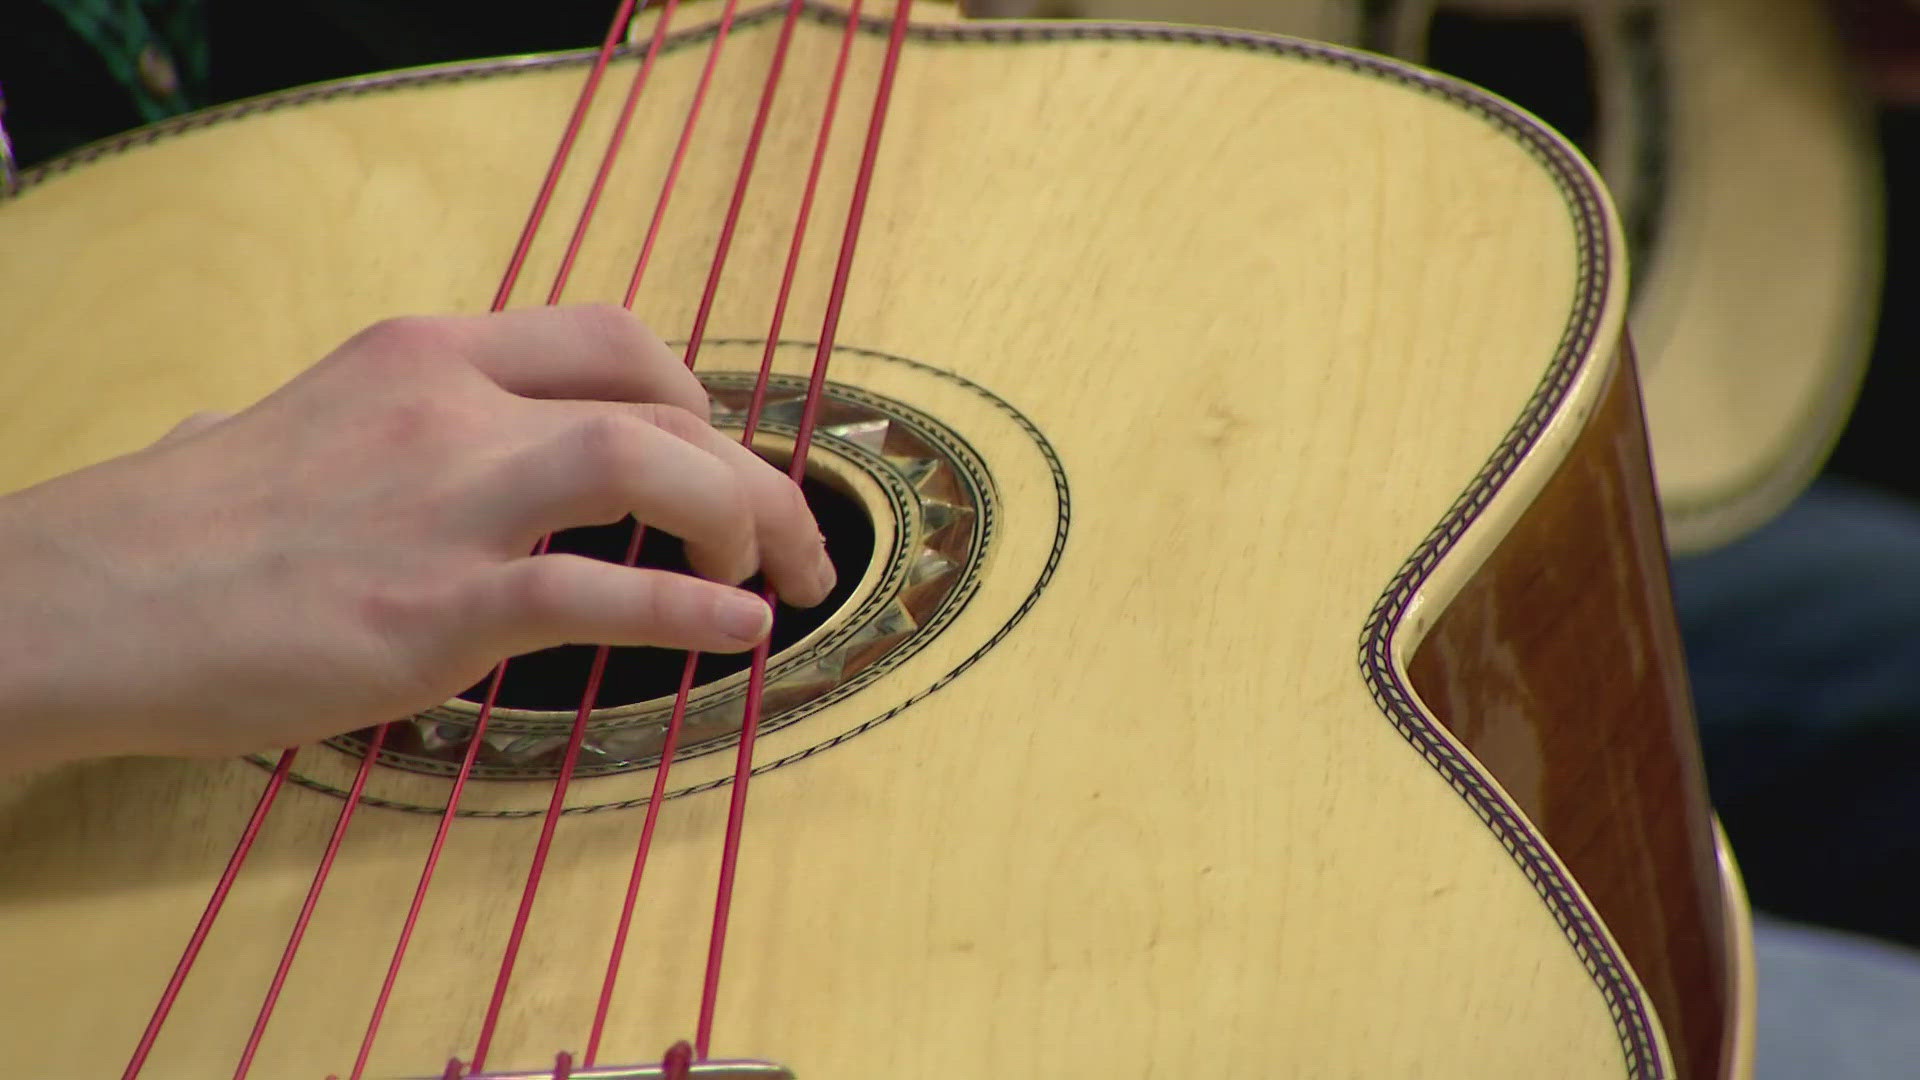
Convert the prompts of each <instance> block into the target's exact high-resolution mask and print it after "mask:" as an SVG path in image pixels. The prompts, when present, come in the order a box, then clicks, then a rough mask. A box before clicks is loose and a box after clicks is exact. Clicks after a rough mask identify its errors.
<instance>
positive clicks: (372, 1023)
mask: <svg viewBox="0 0 1920 1080" xmlns="http://www.w3.org/2000/svg"><path fill="white" fill-rule="evenodd" d="M544 547H545V542H544V541H542V549H543V550H544ZM505 675H506V664H505V662H504V661H503V662H502V663H501V664H500V665H499V666H497V667H496V668H494V673H493V679H492V681H491V682H490V683H488V685H487V697H486V701H485V703H484V704H482V705H481V706H480V717H479V719H477V720H475V721H474V724H473V738H472V739H471V741H469V742H468V743H467V753H466V756H465V757H463V758H462V759H461V760H460V774H459V775H458V776H455V777H454V778H453V790H452V791H449V792H448V793H447V807H446V809H445V810H442V811H441V812H440V825H439V827H438V828H437V829H435V830H434V834H433V845H432V846H431V847H430V848H428V849H427V861H426V862H425V863H424V864H423V865H422V866H421V868H420V882H419V884H418V885H416V886H415V887H414V890H413V903H412V904H410V905H409V906H408V908H407V919H406V922H405V924H403V925H402V926H401V927H400V938H399V940H398V941H397V942H395V943H394V946H393V957H392V959H391V960H389V961H388V963H387V976H386V978H385V980H383V981H382V982H381V983H380V996H379V997H378V998H376V999H375V1000H374V1003H373V1015H372V1016H371V1017H370V1018H369V1019H368V1020H367V1031H366V1034H365V1035H363V1036H361V1039H360V1052H359V1054H357V1055H356V1056H355V1057H354V1059H353V1073H352V1074H351V1076H350V1077H349V1080H360V1078H361V1077H362V1076H364V1075H366V1071H367V1058H368V1056H369V1055H371V1054H372V1053H373V1040H374V1038H375V1037H376V1036H377V1035H378V1034H379V1032H380V1020H381V1018H382V1017H384V1016H385V1015H386V1012H387V1002H388V1001H389V1000H390V999H391V998H392V997H393V984H394V983H395V981H397V980H398V979H399V977H400V964H401V962H402V961H403V960H404V958H405V957H406V954H407V945H408V944H409V943H411V942H412V940H413V930H414V927H415V926H416V925H418V923H419V922H420V909H421V908H422V907H424V906H425V905H426V902H427V888H428V887H429V886H430V885H431V884H432V883H433V872H434V870H435V869H437V868H438V867H439V865H440V852H441V850H442V849H443V848H445V847H446V845H447V833H448V832H449V831H450V830H451V829H452V828H453V822H454V818H455V813H454V811H455V810H456V809H457V808H458V807H459V805H460V796H461V794H462V793H463V792H465V791H466V788H467V778H468V777H469V776H471V775H473V763H474V761H475V760H476V759H478V758H479V756H480V746H481V743H482V741H483V740H484V738H485V736H486V733H487V720H488V718H489V717H490V716H491V715H492V714H493V703H494V701H495V700H496V699H497V698H498V697H499V695H500V683H501V682H502V680H503V679H504V677H505Z"/></svg>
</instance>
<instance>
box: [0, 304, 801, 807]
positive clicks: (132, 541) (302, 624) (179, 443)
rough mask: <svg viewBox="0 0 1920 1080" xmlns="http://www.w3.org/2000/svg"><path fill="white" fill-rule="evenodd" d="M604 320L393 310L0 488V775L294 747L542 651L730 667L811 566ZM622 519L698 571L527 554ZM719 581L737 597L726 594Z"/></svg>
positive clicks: (688, 385)
mask: <svg viewBox="0 0 1920 1080" xmlns="http://www.w3.org/2000/svg"><path fill="white" fill-rule="evenodd" d="M707 421H708V412H707V397H706V394H705V392H704V390H703V389H702V387H701V386H700V384H699V382H698V381H697V380H696V379H695V378H694V377H693V375H692V374H691V373H690V372H688V371H687V369H686V367H685V365H684V364H683V363H682V362H681V361H680V359H679V358H677V357H675V356H674V355H673V353H672V352H671V350H669V349H668V348H667V347H666V346H665V345H664V344H663V343H662V342H661V341H660V340H659V339H658V338H656V337H655V336H654V335H653V334H651V333H650V332H649V331H647V330H646V329H645V328H644V327H642V326H641V325H640V323H639V322H638V321H637V320H635V319H634V318H633V317H632V316H631V315H629V314H628V313H626V312H625V311H623V310H621V309H619V308H602V307H588V308H543V309H536V310H529V311H517V312H510V313H504V314H495V315H484V316H471V317H454V318H405V319H398V320H393V321H390V322H386V323H382V324H379V325H377V326H374V327H372V328H371V329H369V330H367V331H365V332H363V333H361V334H359V335H358V336H356V337H354V338H353V339H352V340H350V341H348V342H347V343H346V344H344V345H342V346H341V347H340V348H339V349H337V350H336V351H334V352H333V353H332V354H330V355H329V356H327V357H326V358H325V359H323V360H321V361H320V362H319V363H318V364H316V365H314V366H313V367H312V368H310V369H309V370H307V371H306V372H304V373H302V374H301V375H299V376H298V377H296V378H295V379H293V380H292V381H291V382H289V383H287V384H286V385H285V386H284V387H282V388H280V389H279V390H277V391H275V392H274V393H273V394H271V395H269V396H268V397H266V398H265V399H263V400H262V401H260V402H259V403H258V404H256V405H254V406H253V407H251V408H249V409H247V410H246V411H244V412H241V413H239V414H237V415H234V416H231V417H217V416H209V417H197V418H194V419H192V420H189V421H188V422H186V423H184V424H182V425H181V426H180V427H179V428H177V429H175V431H173V432H172V433H170V434H169V435H168V436H166V437H165V438H163V439H161V440H160V441H159V442H157V443H155V444H154V445H153V446H151V447H149V448H147V449H145V450H142V451H139V452H137V453H133V454H130V455H127V456H125V457H121V458H116V459H113V460H111V461H107V462H104V463H102V464H99V465H96V466H94V467H91V468H88V469H84V470H81V471H79V472H76V473H73V474H71V475H68V476H64V477H61V478H58V479H55V480H52V481H49V482H47V483H45V484H42V485H39V486H37V487H34V488H30V489H28V490H26V491H22V492H18V493H15V494H13V495H9V496H7V497H4V498H0V551H4V552H5V553H6V556H5V559H4V560H3V561H0V612H4V617H3V621H0V770H4V769H5V768H7V767H8V766H10V765H11V766H27V765H35V764H45V763H50V762H57V761H62V760H72V759H75V758H80V757H88V756H101V755H113V754H128V753H147V754H224V753H235V752H247V751H256V750H262V749H268V748H273V747H279V746H285V745H294V744H298V743H303V742H308V741H311V740H314V739H317V738H324V737H327V736H331V735H335V734H339V733H341V732H343V731H348V730H352V729H354V728H356V727H360V726H364V725H365V724H368V723H373V722H377V721H381V720H387V719H397V718H399V717H401V716H405V715H407V714H409V713H412V712H415V711H418V710H419V709H422V708H426V707H429V706H432V705H435V704H438V703H439V702H441V701H444V700H446V699H447V698H449V697H451V696H452V695H454V694H456V693H458V692H459V691H460V690H462V689H464V688H466V687H468V686H470V685H473V684H474V683H475V682H477V681H479V680H480V679H482V678H484V677H485V675H486V673H487V672H488V671H489V670H491V668H492V667H493V666H494V664H496V663H497V662H498V661H499V660H500V659H501V658H502V657H504V656H508V655H516V654H520V653H526V652H532V651H535V650H538V649H543V648H547V647H550V646H555V645H562V644H608V645H657V646H663V647H670V648H680V649H697V650H700V651H703V652H736V651H741V650H744V649H747V648H751V647H752V646H753V645H754V644H756V643H757V642H758V641H759V640H760V639H761V638H763V637H764V636H765V635H766V633H767V631H768V629H769V625H770V622H771V612H770V610H769V609H768V607H767V605H766V603H765V602H764V601H762V600H761V599H760V598H759V597H758V596H756V595H754V594H752V593H750V592H746V591H744V590H741V589H738V588H733V587H731V584H737V583H739V582H741V581H744V580H746V579H747V578H749V577H751V576H752V575H753V574H754V573H755V572H756V571H762V570H763V571H764V572H765V574H766V578H767V581H768V583H769V584H770V585H771V586H772V587H773V588H774V589H776V590H777V592H778V593H779V594H780V596H781V598H782V599H784V600H785V601H787V602H788V603H791V604H794V605H796V606H801V607H805V606H811V605H814V604H817V603H819V602H820V601H822V600H823V599H825V598H826V596H827V594H828V592H829V591H830V590H831V588H832V586H833V584H834V571H833V566H832V563H831V562H830V561H829V560H828V558H827V555H826V551H825V547H824V544H823V542H822V540H821V538H820V533H819V530H818V527H817V525H816V524H815V522H814V520H813V517H812V514H811V512H810V511H809V510H808V508H807V505H806V502H805V500H804V499H803V498H802V497H801V495H800V490H799V488H798V487H797V486H796V485H794V484H793V483H792V482H791V481H790V480H788V479H787V477H786V476H785V475H784V474H782V473H781V472H779V471H777V470H776V469H774V468H773V467H772V466H770V465H768V464H767V463H766V462H764V461H762V460H761V459H760V458H759V457H758V456H757V455H754V454H753V453H751V452H750V451H748V450H747V449H746V448H745V447H742V446H741V445H740V444H739V443H738V442H736V441H734V440H733V439H731V438H729V437H727V436H725V435H723V434H721V433H720V432H718V431H716V430H715V429H714V428H712V427H711V426H709V424H708V422H707ZM628 514H632V515H633V516H634V517H635V518H636V519H638V520H639V521H640V522H642V523H643V524H645V525H647V526H648V527H651V528H659V529H662V530H665V531H666V532H669V533H671V534H673V535H675V536H678V537H680V538H681V539H682V540H683V541H685V542H686V547H687V553H688V559H689V562H690V563H691V565H692V566H693V567H694V569H695V570H696V571H697V572H698V573H700V574H701V575H703V577H705V578H711V579H713V580H702V578H700V577H692V576H689V575H684V574H676V573H672V572H669V571H663V570H648V569H634V568H628V567H622V566H617V565H613V564H609V563H604V562H598V561H594V560H590V559H586V558H582V557H578V556H573V555H562V554H546V555H539V556H530V555H529V552H530V551H531V550H532V549H533V547H534V545H535V544H536V543H537V542H538V541H539V539H540V537H541V536H543V535H545V534H547V533H550V532H557V531H560V530H562V529H567V528H574V527H579V526H586V525H597V524H606V523H611V522H616V521H619V520H620V519H621V518H623V517H625V516H626V515H628ZM723 583H731V584H723Z"/></svg>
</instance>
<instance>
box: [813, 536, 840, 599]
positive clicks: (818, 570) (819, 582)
mask: <svg viewBox="0 0 1920 1080" xmlns="http://www.w3.org/2000/svg"><path fill="white" fill-rule="evenodd" d="M839 582H840V571H839V570H837V569H835V568H834V565H833V559H832V558H831V557H830V556H828V555H827V549H826V548H821V549H820V561H819V563H818V564H816V565H815V567H814V570H813V587H814V594H815V595H817V596H818V597H819V598H820V599H819V600H815V601H814V603H816V604H817V603H820V601H821V600H825V599H826V598H827V595H828V594H829V593H831V592H833V587H834V586H835V585H837V584H839Z"/></svg>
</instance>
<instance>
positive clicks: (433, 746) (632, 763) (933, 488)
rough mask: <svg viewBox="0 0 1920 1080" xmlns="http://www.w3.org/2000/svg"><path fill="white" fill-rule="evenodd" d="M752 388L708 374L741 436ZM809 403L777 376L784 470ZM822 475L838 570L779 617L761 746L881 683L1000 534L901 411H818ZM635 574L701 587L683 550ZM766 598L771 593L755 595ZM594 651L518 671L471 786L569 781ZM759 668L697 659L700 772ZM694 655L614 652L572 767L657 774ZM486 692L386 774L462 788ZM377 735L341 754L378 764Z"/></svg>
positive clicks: (594, 539)
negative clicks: (677, 578) (823, 595)
mask: <svg viewBox="0 0 1920 1080" xmlns="http://www.w3.org/2000/svg"><path fill="white" fill-rule="evenodd" d="M754 378H755V375H754V374H750V373H742V372H708V373H704V374H703V375H702V379H703V380H704V381H705V382H706V383H707V388H708V391H709V393H710V394H711V396H712V398H713V404H714V423H715V425H716V426H718V427H720V428H721V429H722V430H726V431H733V432H737V431H738V430H739V429H740V427H741V425H742V423H743V421H744V413H745V409H746V406H747V403H748V399H749V397H750V395H751V393H752V388H753V380H754ZM805 393H806V384H805V382H804V381H803V380H799V379H795V378H791V377H786V376H779V377H776V378H775V379H774V380H773V382H772V384H771V388H770V391H769V397H768V400H767V404H766V409H765V413H764V415H763V417H762V420H761V427H760V432H761V436H762V437H763V440H764V441H762V442H759V443H756V445H757V446H758V447H759V448H760V449H761V451H762V453H763V455H764V456H766V457H767V458H768V459H769V460H770V461H772V462H773V463H774V464H776V465H778V466H781V467H785V465H786V463H787V461H788V457H787V455H788V454H790V452H791V447H792V439H793V437H794V435H795V433H796V431H797V427H798V424H799V421H800V415H801V410H802V406H803V403H804V398H805ZM813 445H814V448H813V451H812V454H811V455H810V457H809V459H808V470H809V474H808V476H807V478H806V479H805V480H804V481H803V483H802V485H801V487H802V490H803V491H804V492H805V493H806V496H807V499H808V501H809V503H810V504H811V505H812V506H813V508H814V511H815V514H816V516H817V518H818V520H819V523H820V527H821V532H822V533H823V534H824V535H825V536H826V539H827V551H828V554H829V555H830V557H831V558H832V559H833V561H834V564H835V566H836V567H838V568H839V571H840V574H839V583H838V584H837V585H836V586H835V588H834V591H833V594H832V595H831V596H829V597H828V598H827V600H826V602H824V603H822V604H820V605H819V606H817V607H815V608H812V609H808V610H797V609H794V608H791V607H788V606H786V605H781V606H780V608H779V610H778V612H777V615H776V618H775V622H774V626H775V629H774V635H773V642H772V645H773V655H772V658H771V660H770V662H769V664H768V667H767V680H766V688H765V694H764V698H763V701H762V705H761V710H760V714H759V716H760V724H759V730H760V731H761V732H763V733H764V732H767V731H770V730H775V729H778V728H780V727H784V726H785V725H787V724H790V723H794V722H796V721H798V720H800V719H801V718H803V717H805V716H808V715H811V714H812V713H814V712H817V711H819V710H820V709H822V708H825V707H826V706H828V705H831V704H832V703H833V702H835V701H837V700H839V699H840V698H842V697H844V696H846V695H847V694H850V693H852V692H854V691H855V690H857V689H858V688H859V687H861V686H863V685H865V684H867V683H869V682H871V681H872V680H874V679H876V678H879V677H880V676H881V675H882V674H884V673H885V672H886V671H888V670H890V669H891V668H892V667H893V666H894V665H897V664H899V663H901V662H903V661H904V660H905V658H906V657H908V656H910V655H911V654H912V653H914V652H915V651H917V650H918V649H919V647H920V646H921V645H923V644H925V642H926V641H928V640H930V639H931V637H932V635H934V634H935V633H938V632H939V631H940V630H941V629H942V628H943V627H944V626H945V625H946V624H947V623H948V622H949V621H951V620H952V618H953V617H954V616H955V615H956V614H957V613H958V611H959V609H960V607H961V606H962V605H963V604H964V603H965V600H966V598H967V597H968V596H969V595H971V591H972V589H973V585H974V582H975V581H976V579H977V577H978V572H979V566H980V563H981V561H982V559H983V558H984V557H985V553H986V549H987V546H988V542H989V537H990V535H991V532H992V530H991V527H990V526H991V509H990V494H989V493H990V492H991V491H992V488H993V483H992V480H991V479H990V478H989V477H988V475H987V472H986V467H985V465H984V463H983V462H982V461H981V460H980V459H979V457H978V456H977V455H975V453H974V452H973V451H972V449H971V448H970V447H969V446H968V445H967V443H966V441H965V440H964V439H962V438H960V437H959V436H958V435H956V434H955V433H954V432H952V431H951V430H949V429H947V428H946V427H945V425H943V424H941V423H940V422H938V421H936V420H934V419H933V418H931V417H929V416H927V415H926V414H924V413H920V412H918V411H917V410H914V409H912V408H910V407H908V406H906V405H904V404H902V403H900V402H897V401H893V400H891V399H887V398H881V397H879V396H877V395H873V394H869V393H866V392H863V391H861V390H858V389H855V388H852V387H845V386H837V385H832V384H830V385H829V389H828V393H827V396H826V398H825V400H824V401H823V402H822V404H821V410H820V417H819V422H818V426H817V428H816V429H815V438H814V444H813ZM632 530H633V523H632V521H631V520H628V521H624V522H621V523H618V524H614V525H607V526H602V527H598V528H588V529H576V530H572V531H569V532H566V533H562V534H560V535H559V536H557V537H555V541H554V544H553V548H554V549H555V550H559V551H565V552H570V553H574V554H581V555H586V556H589V557H592V558H597V559H603V560H607V561H611V562H619V561H623V560H624V558H625V556H626V549H627V545H628V544H629V543H630V541H631V539H632V535H633V531H632ZM638 561H639V563H640V565H643V566H648V567H652V568H656V569H662V570H667V571H670V572H679V573H687V572H690V571H689V568H688V566H687V563H686V558H685V554H684V551H683V550H682V547H681V544H680V542H679V541H678V540H677V539H675V538H674V537H672V536H669V535H666V534H664V533H658V532H655V531H653V530H649V531H648V533H647V535H646V536H645V537H643V538H642V546H641V552H640V558H639V560H638ZM748 584H749V586H750V587H758V585H759V582H758V581H757V580H756V581H754V582H749V583H748ZM596 651H597V650H596V647H595V646H591V645H578V646H566V647H562V648H556V649H548V650H545V651H543V652H538V653H533V654H529V655H526V656H518V657H514V658H513V659H512V660H511V661H510V662H509V663H508V665H507V677H506V679H505V680H504V681H503V682H502V684H501V687H500V694H499V698H498V700H497V701H496V702H495V708H494V710H493V712H492V713H491V714H490V715H489V717H488V720H487V725H486V731H485V734H484V736H483V738H482V740H481V746H480V749H479V751H478V753H477V756H476V757H475V763H474V767H473V772H472V775H473V776H474V777H475V778H476V779H494V780H545V779H550V778H552V777H554V776H556V775H558V773H559V771H560V769H561V768H562V767H563V764H564V760H565V751H566V746H567V742H568V739H569V736H570V734H571V732H572V728H573V724H574V718H575V716H576V715H577V713H578V710H579V707H580V702H581V699H582V697H583V695H584V690H585V687H586V682H587V676H588V672H589V669H590V668H591V665H592V663H593V659H594V654H595V652H596ZM750 660H751V654H745V653H742V654H724V655H708V656H703V657H701V659H700V661H699V663H698V667H697V668H696V677H695V682H694V690H693V693H692V694H691V695H690V696H689V698H688V704H687V708H686V716H685V719H684V722H683V727H682V730H681V735H680V742H679V744H678V746H679V749H677V750H676V752H675V754H676V758H677V759H680V758H688V757H697V756H700V755H702V754H705V753H709V752H712V751H714V750H718V749H722V748H725V747H728V746H731V745H733V744H734V743H735V742H737V741H738V738H739V735H740V732H741V725H742V722H743V719H744V713H745V698H746V684H747V667H748V664H749V662H750ZM685 663H686V654H685V653H682V652H679V651H675V650H667V649H650V648H616V649H614V650H612V651H611V653H610V655H609V657H608V663H607V671H606V675H605V678H604V682H603V685H602V687H601V692H600V694H599V695H598V697H597V698H596V700H595V703H594V708H593V710H592V711H591V713H590V714H589V717H588V721H587V731H586V735H585V738H584V741H583V742H582V745H581V750H580V756H579V759H578V762H577V764H576V766H575V773H576V775H580V776H595V775H611V774H615V773H623V772H633V771H638V770H642V769H649V768H652V767H653V766H654V765H655V764H657V763H658V761H659V754H660V749H661V746H662V744H663V741H664V738H665V733H666V729H667V725H668V722H669V720H670V718H671V716H672V713H673V708H674V700H675V697H676V696H677V692H678V690H679V686H680V678H681V674H682V671H683V670H684V667H685ZM486 690H487V683H486V682H484V681H483V682H482V683H480V684H478V685H476V686H472V687H469V688H468V689H467V690H466V691H464V692H462V693H461V694H460V695H458V696H457V697H455V698H454V699H453V700H451V701H448V702H447V703H446V704H444V705H442V706H439V707H437V708H434V709H429V710H426V711H425V712H422V713H419V714H417V715H415V716H412V717H408V718H405V719H404V720H402V721H401V722H399V723H395V724H392V725H390V726H389V730H388V734H387V738H386V741H385V744H384V746H383V748H382V750H381V754H380V763H381V764H383V765H389V766H393V767H395V768H400V769H405V770H408V771H411V772H421V773H432V774H438V775H443V776H444V775H449V774H451V773H454V772H456V771H457V770H458V769H459V768H460V765H461V762H462V761H463V760H464V759H465V757H466V754H467V750H468V748H469V747H470V746H471V745H472V742H473V733H474V730H475V727H476V725H477V722H478V720H479V715H480V712H481V703H482V702H483V701H484V700H485V696H486ZM371 735H372V729H371V728H367V729H363V730H361V731H357V732H354V733H353V734H351V735H346V736H342V737H340V738H337V739H332V740H329V745H331V746H333V747H334V748H335V749H338V750H343V751H346V752H347V753H350V754H353V755H356V756H358V755H361V754H364V753H365V752H366V747H367V745H368V742H369V740H370V737H371Z"/></svg>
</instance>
